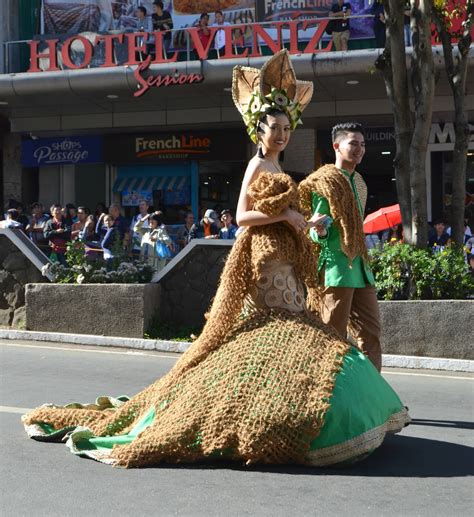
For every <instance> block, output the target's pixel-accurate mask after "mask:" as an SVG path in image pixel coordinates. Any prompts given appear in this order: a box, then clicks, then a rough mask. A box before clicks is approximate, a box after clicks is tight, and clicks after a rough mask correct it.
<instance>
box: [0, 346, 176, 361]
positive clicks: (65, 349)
mask: <svg viewBox="0 0 474 517" xmlns="http://www.w3.org/2000/svg"><path fill="white" fill-rule="evenodd" d="M71 345H73V343H71ZM2 346H10V347H17V348H35V349H42V350H63V351H66V352H91V353H92V354H116V355H147V356H151V357H158V358H161V359H179V356H176V355H161V354H156V353H151V352H148V351H146V350H144V351H140V352H136V351H134V350H129V351H127V352H118V351H116V350H93V349H90V348H85V349H84V348H67V347H61V346H47V345H20V344H18V345H17V344H15V343H1V344H0V348H1V347H2ZM170 353H175V352H170Z"/></svg>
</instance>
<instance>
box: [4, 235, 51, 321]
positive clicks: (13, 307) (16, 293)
mask: <svg viewBox="0 0 474 517" xmlns="http://www.w3.org/2000/svg"><path fill="white" fill-rule="evenodd" d="M32 282H37V283H40V282H47V280H46V279H45V278H44V277H43V276H42V275H41V272H40V271H39V270H38V269H37V268H36V267H35V266H34V265H33V264H32V263H31V262H30V261H29V260H28V259H27V258H26V257H25V256H24V255H23V253H21V251H19V250H18V248H17V247H16V246H15V245H14V244H13V243H12V242H10V240H9V239H8V238H7V237H5V236H4V235H0V325H2V326H12V327H16V328H24V326H25V285H26V284H29V283H32Z"/></svg>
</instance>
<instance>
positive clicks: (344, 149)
mask: <svg viewBox="0 0 474 517" xmlns="http://www.w3.org/2000/svg"><path fill="white" fill-rule="evenodd" d="M333 148H334V151H335V152H336V154H337V153H339V154H340V155H341V157H342V159H343V160H344V161H345V162H349V163H352V164H354V165H359V163H360V162H361V161H362V158H363V157H364V154H365V140H364V135H363V134H362V133H346V134H344V135H343V136H342V137H340V138H339V139H338V140H337V141H336V142H334V144H333Z"/></svg>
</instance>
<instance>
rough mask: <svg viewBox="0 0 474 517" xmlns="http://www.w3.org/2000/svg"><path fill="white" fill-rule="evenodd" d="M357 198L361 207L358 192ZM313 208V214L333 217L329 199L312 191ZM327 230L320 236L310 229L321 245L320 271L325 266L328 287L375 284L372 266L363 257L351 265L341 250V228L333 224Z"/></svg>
mask: <svg viewBox="0 0 474 517" xmlns="http://www.w3.org/2000/svg"><path fill="white" fill-rule="evenodd" d="M351 185H352V184H351ZM356 192H357V189H356ZM356 199H357V202H358V205H359V209H361V203H360V199H359V195H358V194H356ZM312 209H313V214H314V213H315V212H317V213H319V214H324V215H329V216H330V217H332V215H331V210H330V208H329V202H328V200H327V199H326V198H325V197H323V196H320V195H318V194H316V192H313V193H312ZM327 232H328V233H327V235H326V236H325V237H319V235H318V233H317V232H316V229H315V228H311V229H310V231H309V235H310V237H311V239H312V240H313V241H314V242H317V243H318V244H319V245H320V246H321V254H320V256H319V263H318V271H321V270H322V269H323V268H324V285H325V286H326V287H355V288H362V287H366V286H367V285H375V280H374V275H373V274H372V271H371V270H370V267H369V266H368V265H367V264H366V263H365V262H364V261H363V260H362V257H360V256H357V257H355V258H354V260H353V261H352V265H351V266H350V265H349V259H348V258H347V256H346V255H345V254H344V253H343V252H342V250H341V232H340V231H339V228H337V226H336V225H334V224H332V225H331V226H330V227H329V228H328V230H327Z"/></svg>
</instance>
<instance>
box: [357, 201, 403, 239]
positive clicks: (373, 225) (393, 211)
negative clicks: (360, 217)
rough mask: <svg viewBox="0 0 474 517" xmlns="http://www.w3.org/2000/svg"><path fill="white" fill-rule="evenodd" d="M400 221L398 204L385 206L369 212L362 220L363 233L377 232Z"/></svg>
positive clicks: (400, 215)
mask: <svg viewBox="0 0 474 517" xmlns="http://www.w3.org/2000/svg"><path fill="white" fill-rule="evenodd" d="M401 222H402V214H401V213H400V205H392V206H385V207H383V208H380V209H379V210H377V211H376V212H373V213H372V214H369V215H368V216H367V217H366V218H365V220H364V233H377V232H381V231H382V230H387V229H388V228H392V226H397V224H400V223H401Z"/></svg>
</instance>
